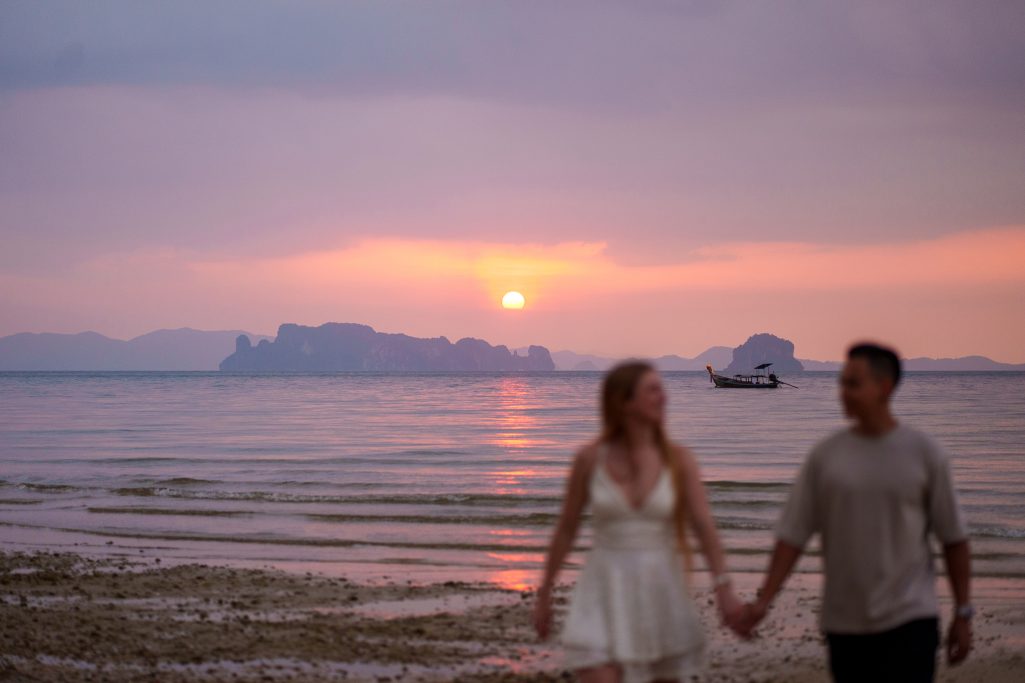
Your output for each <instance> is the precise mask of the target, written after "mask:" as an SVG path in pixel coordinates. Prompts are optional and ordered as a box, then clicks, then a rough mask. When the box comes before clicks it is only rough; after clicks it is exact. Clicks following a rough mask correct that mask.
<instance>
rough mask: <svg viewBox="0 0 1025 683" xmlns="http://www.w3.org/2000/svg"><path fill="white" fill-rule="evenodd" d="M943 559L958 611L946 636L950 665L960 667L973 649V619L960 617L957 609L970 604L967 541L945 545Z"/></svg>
mask: <svg viewBox="0 0 1025 683" xmlns="http://www.w3.org/2000/svg"><path fill="white" fill-rule="evenodd" d="M943 559H944V560H945V561H946V563H947V578H948V579H949V581H950V594H951V595H952V596H953V598H954V608H955V614H954V618H953V620H952V621H951V623H950V630H949V631H948V632H947V662H949V663H950V664H958V663H960V662H963V661H964V659H965V658H966V657H967V656H968V652H969V651H970V650H971V649H972V623H971V617H970V616H964V615H958V614H957V608H958V607H961V606H967V605H970V604H971V580H972V559H971V552H970V550H969V547H968V541H959V542H957V543H950V544H947V545H944V546H943Z"/></svg>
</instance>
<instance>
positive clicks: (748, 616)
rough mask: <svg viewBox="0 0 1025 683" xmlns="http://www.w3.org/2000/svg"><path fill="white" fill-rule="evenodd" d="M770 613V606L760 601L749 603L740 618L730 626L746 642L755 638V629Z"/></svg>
mask: <svg viewBox="0 0 1025 683" xmlns="http://www.w3.org/2000/svg"><path fill="white" fill-rule="evenodd" d="M768 611H769V607H768V605H766V604H764V603H763V602H762V601H760V600H756V601H754V602H749V603H747V604H746V605H744V607H743V609H742V612H741V614H740V617H739V618H738V619H737V620H736V621H735V622H734V623H732V624H730V625H729V626H730V628H731V629H733V632H734V633H736V634H737V635H738V636H740V637H741V638H744V639H745V640H747V639H750V638H754V637H755V627H756V626H758V624H759V623H760V622H761V621H762V619H764V618H765V615H766V614H767V613H768Z"/></svg>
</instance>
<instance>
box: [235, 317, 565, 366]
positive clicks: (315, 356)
mask: <svg viewBox="0 0 1025 683" xmlns="http://www.w3.org/2000/svg"><path fill="white" fill-rule="evenodd" d="M220 369H221V370H222V371H227V372H338V371H385V372H387V371H397V372H402V371H408V372H432V371H435V372H444V371H450V372H451V371H485V372H510V371H552V370H555V363H554V362H553V361H552V356H551V354H550V353H549V352H548V349H546V348H545V347H543V346H530V347H528V349H527V355H526V356H521V355H518V354H517V353H516V352H510V351H509V349H508V348H507V347H505V346H492V345H491V344H488V343H487V342H486V341H483V340H481V339H472V338H469V337H467V338H465V339H460V340H459V341H457V342H456V343H455V344H453V343H452V342H450V341H449V340H448V339H446V338H445V337H437V338H433V339H420V338H417V337H410V336H409V335H405V334H386V333H384V332H377V331H375V330H374V328H372V327H370V326H368V325H359V324H355V323H326V324H324V325H321V326H320V327H308V326H305V325H295V324H291V323H288V324H284V325H282V326H281V327H279V328H278V335H277V337H276V338H275V339H274V341H269V340H267V339H264V340H262V341H260V343H259V344H257V345H256V346H253V345H252V342H250V340H249V337H248V336H246V335H244V334H242V335H239V336H238V338H237V339H236V340H235V353H233V354H231V355H230V356H228V357H227V358H225V359H224V360H223V361H221V364H220Z"/></svg>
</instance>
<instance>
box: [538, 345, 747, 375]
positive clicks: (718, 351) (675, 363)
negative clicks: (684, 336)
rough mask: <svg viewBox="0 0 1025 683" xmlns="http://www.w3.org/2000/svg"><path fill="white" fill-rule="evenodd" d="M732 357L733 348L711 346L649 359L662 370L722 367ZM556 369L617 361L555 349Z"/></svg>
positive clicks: (604, 366) (602, 367)
mask: <svg viewBox="0 0 1025 683" xmlns="http://www.w3.org/2000/svg"><path fill="white" fill-rule="evenodd" d="M732 359H733V349H731V348H730V347H728V346H713V347H711V348H710V349H708V350H706V351H704V352H703V353H700V354H698V355H697V356H695V357H694V358H684V357H682V356H675V355H672V356H659V357H658V358H652V359H651V361H652V362H653V363H654V364H655V367H657V368H658V369H659V370H661V371H662V372H672V371H677V370H704V369H705V366H706V365H709V364H710V365H712V366H713V367H717V368H718V367H722V366H724V365H726V364H727V363H729V362H730V361H731V360H732ZM552 360H554V361H555V369H556V370H577V371H581V370H585V371H586V370H592V371H593V370H608V369H609V368H611V367H612V366H613V365H615V364H616V363H617V362H619V360H621V359H618V358H605V357H603V356H592V355H588V354H582V353H574V352H573V351H556V352H554V353H553V354H552Z"/></svg>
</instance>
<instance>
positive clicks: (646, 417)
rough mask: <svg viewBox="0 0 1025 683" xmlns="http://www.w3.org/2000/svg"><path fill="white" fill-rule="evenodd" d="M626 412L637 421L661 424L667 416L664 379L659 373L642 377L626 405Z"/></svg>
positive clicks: (651, 373)
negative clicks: (665, 415)
mask: <svg viewBox="0 0 1025 683" xmlns="http://www.w3.org/2000/svg"><path fill="white" fill-rule="evenodd" d="M625 407H626V412H627V414H628V415H630V416H631V417H634V418H635V419H638V420H642V421H644V422H649V423H651V424H659V423H661V422H662V418H663V416H664V414H665V408H666V392H665V389H664V388H663V387H662V378H661V377H659V375H658V373H657V372H654V371H652V372H646V373H644V374H643V375H641V378H640V379H639V380H638V381H637V386H636V387H635V388H634V395H633V398H631V399H630V400H629V401H627V403H626V406H625Z"/></svg>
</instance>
